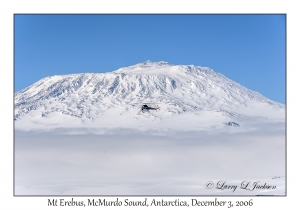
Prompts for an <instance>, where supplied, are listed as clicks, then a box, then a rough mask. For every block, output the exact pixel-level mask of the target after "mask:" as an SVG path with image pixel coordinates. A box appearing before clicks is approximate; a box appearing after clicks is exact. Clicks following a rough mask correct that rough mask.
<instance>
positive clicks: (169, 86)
mask: <svg viewBox="0 0 300 210" xmlns="http://www.w3.org/2000/svg"><path fill="white" fill-rule="evenodd" d="M143 102H153V103H160V106H161V112H162V113H161V116H163V117H161V116H160V115H159V114H158V113H157V112H151V113H147V114H141V113H140V108H139V106H136V104H141V103H143ZM112 110H115V112H116V113H118V114H117V116H119V115H128V116H127V118H126V119H125V120H124V119H123V121H124V122H125V123H127V121H128V120H129V121H132V119H133V118H134V116H139V117H140V118H141V119H143V120H145V119H146V120H147V116H153V117H154V118H156V119H160V120H163V119H167V118H171V117H172V116H175V115H178V114H185V113H190V114H195V113H198V114H200V115H201V113H200V112H204V111H206V112H212V113H219V114H221V115H222V116H226V117H227V118H228V120H229V119H239V120H242V119H244V118H247V117H249V116H250V117H253V116H256V117H263V118H274V117H273V114H270V113H271V112H270V113H269V114H268V113H265V112H266V111H267V110H269V111H270V110H272V112H274V113H275V115H276V117H275V118H276V119H279V118H280V119H282V116H283V114H282V112H285V106H284V105H282V104H280V103H277V102H274V101H272V100H270V99H267V98H266V97H264V96H263V95H261V94H260V93H258V92H255V91H252V90H249V89H247V88H246V87H244V86H242V85H240V84H238V83H236V82H234V81H232V80H230V79H228V78H227V77H225V76H224V75H222V74H219V73H217V72H215V71H213V70H212V69H211V68H208V67H200V66H194V65H173V64H170V63H168V62H164V61H160V62H149V61H147V62H143V63H138V64H135V65H132V66H129V67H123V68H120V69H117V70H116V71H113V72H108V73H82V74H69V75H55V76H50V77H46V78H43V79H41V80H39V81H38V82H36V83H34V84H33V85H31V86H29V87H27V88H25V89H23V90H21V91H19V92H17V93H16V94H15V121H22V118H24V117H26V116H27V118H28V120H29V121H30V119H29V117H28V116H31V118H35V119H43V118H51V117H52V118H53V116H52V115H55V114H56V115H57V114H58V113H60V116H58V118H62V117H65V116H68V117H73V118H75V119H80V123H81V124H84V123H85V122H87V121H89V122H93V121H94V120H95V119H98V123H99V122H100V121H99V119H100V118H101V116H104V115H106V114H107V113H109V112H113V111H112ZM276 110H277V111H276ZM250 112H251V114H250V115H249V113H250ZM256 112H257V113H256ZM276 112H278V113H279V112H280V114H279V115H280V116H281V117H277V114H276ZM166 113H167V114H166ZM111 116H113V115H111ZM106 117H108V116H106ZM54 118H55V117H54ZM56 118H57V116H56ZM31 121H32V120H31ZM27 123H28V121H27ZM68 123H69V122H68ZM44 124H47V123H46V122H45V120H44ZM58 124H60V123H58ZM62 124H64V123H63V122H62ZM99 126H101V122H100V125H99Z"/></svg>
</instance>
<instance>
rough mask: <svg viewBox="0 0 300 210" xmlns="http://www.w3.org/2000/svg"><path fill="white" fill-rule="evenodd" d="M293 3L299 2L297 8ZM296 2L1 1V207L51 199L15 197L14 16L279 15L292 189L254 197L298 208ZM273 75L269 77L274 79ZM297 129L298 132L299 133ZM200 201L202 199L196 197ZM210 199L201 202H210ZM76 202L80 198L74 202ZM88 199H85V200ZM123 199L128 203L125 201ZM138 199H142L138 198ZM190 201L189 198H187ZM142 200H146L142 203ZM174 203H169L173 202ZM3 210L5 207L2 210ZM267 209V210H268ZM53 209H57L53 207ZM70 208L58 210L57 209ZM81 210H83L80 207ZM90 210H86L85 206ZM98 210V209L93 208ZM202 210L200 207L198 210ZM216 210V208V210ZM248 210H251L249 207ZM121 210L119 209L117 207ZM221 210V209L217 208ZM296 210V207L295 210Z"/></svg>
mask: <svg viewBox="0 0 300 210" xmlns="http://www.w3.org/2000/svg"><path fill="white" fill-rule="evenodd" d="M294 2H295V3H294ZM297 6H298V5H297V4H296V1H290V2H288V3H287V1H278V0H277V1H274V0H272V1H270V0H251V1H248V0H245V1H241V0H227V1H224V0H217V1H216V0H213V1H199V0H180V1H172V2H171V1H162V0H159V1H158V0H152V1H141V0H127V1H122V0H109V1H107V0H105V1H103V0H102V1H96V0H86V1H78V0H74V1H63V0H52V1H40V0H29V1H22V0H10V1H8V0H2V1H1V3H0V8H1V9H0V10H1V12H0V29H1V33H0V46H1V47H0V61H1V62H0V67H1V71H0V72H1V73H0V74H1V77H0V78H1V82H0V91H1V99H2V100H1V109H0V110H1V115H0V116H1V141H0V142H1V145H0V155H1V157H0V166H1V173H0V176H1V178H0V207H1V209H24V207H25V209H27V208H28V209H29V208H30V209H32V210H33V209H45V208H47V199H48V197H14V196H13V14H15V13H151V14H153V13H197V14H199V13H202V14H203V13H214V14H216V13H222V14H224V13H251V14H252V13H281V14H285V13H286V14H287V49H288V51H287V68H288V70H287V81H288V83H287V110H288V111H287V114H288V115H287V119H288V129H287V148H288V155H287V158H288V173H287V177H288V182H287V183H288V185H287V197H267V198H262V197H258V198H254V204H255V205H254V206H253V208H254V209H256V208H257V209H277V208H278V209H279V208H280V209H283V208H284V207H286V206H296V205H299V204H298V203H299V202H297V201H298V200H299V199H298V196H297V194H296V192H297V191H298V186H299V184H298V183H299V182H298V181H297V178H298V177H299V176H298V175H299V169H298V168H299V167H298V153H299V152H298V151H299V150H298V148H299V143H298V142H299V141H300V140H299V138H297V137H298V135H297V134H298V133H297V132H296V130H297V129H298V127H296V126H297V124H296V122H297V120H299V119H298V118H296V117H297V114H298V113H299V112H298V111H297V110H298V109H297V108H298V107H299V106H297V105H298V104H297V102H298V101H299V100H298V98H299V94H296V91H297V92H299V91H298V88H299V87H298V84H299V81H300V80H299V79H298V78H297V76H298V75H299V73H298V71H299V69H298V68H297V67H299V54H300V53H297V52H298V51H299V50H298V49H300V46H299V37H300V36H299V35H300V34H299V22H300V19H299V10H298V11H297V9H296V8H298V7H297ZM270 76H271V75H270ZM298 130H299V129H298ZM198 198H199V197H198ZM211 198H212V197H202V198H201V199H203V200H211ZM248 198H249V197H244V198H243V197H220V199H219V200H227V201H229V200H231V201H235V200H248ZM76 199H77V200H79V199H80V197H76ZM82 199H83V200H86V198H82ZM124 199H125V198H124ZM137 199H139V198H137ZM182 199H184V200H189V198H188V197H183V198H182ZM140 200H142V198H140ZM170 200H171V198H170ZM3 207H5V208H3ZM264 207H267V208H264ZM50 208H53V207H50ZM60 208H63V209H66V207H57V208H55V209H60ZM77 208H79V207H77ZM86 208H87V207H86ZM95 208H97V207H94V209H95ZM98 208H100V207H98ZM198 208H199V207H198ZM216 208H217V207H216ZM248 208H249V207H248ZM119 209H120V208H119ZM218 209H220V207H218ZM294 209H296V208H294Z"/></svg>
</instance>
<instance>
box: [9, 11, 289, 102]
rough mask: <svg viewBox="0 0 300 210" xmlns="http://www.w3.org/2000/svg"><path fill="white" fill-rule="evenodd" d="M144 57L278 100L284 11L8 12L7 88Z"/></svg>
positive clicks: (281, 99)
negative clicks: (210, 72) (10, 53)
mask: <svg viewBox="0 0 300 210" xmlns="http://www.w3.org/2000/svg"><path fill="white" fill-rule="evenodd" d="M146 60H151V61H167V62H169V63H172V64H183V65H190V64H194V65H198V66H208V67H211V68H212V69H214V70H215V71H216V72H219V73H221V74H223V75H225V76H226V77H228V78H230V79H232V80H234V81H236V82H238V83H240V84H241V85H244V86H245V87H247V88H249V89H251V90H254V91H257V92H260V93H261V94H263V95H264V96H266V97H268V98H269V99H271V100H274V101H277V102H280V103H283V104H285V103H286V101H285V96H286V93H285V90H286V87H285V83H286V16H285V15H15V16H14V73H15V75H14V77H15V92H17V91H19V90H21V89H23V88H25V87H27V86H29V85H31V84H33V83H35V82H37V81H38V80H40V79H42V78H44V77H46V76H52V75H57V74H72V73H84V72H91V73H97V72H110V71H114V70H116V69H118V68H121V67H125V66H129V65H134V64H136V63H139V62H143V61H146Z"/></svg>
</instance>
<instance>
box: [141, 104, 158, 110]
mask: <svg viewBox="0 0 300 210" xmlns="http://www.w3.org/2000/svg"><path fill="white" fill-rule="evenodd" d="M148 104H149V103H148ZM150 110H159V106H157V107H150V106H148V105H147V103H144V104H143V105H142V107H141V111H142V112H145V111H148V112H149V111H150Z"/></svg>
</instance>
